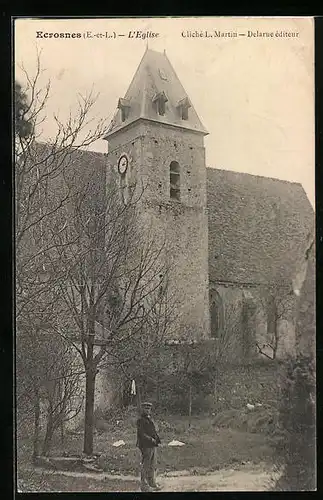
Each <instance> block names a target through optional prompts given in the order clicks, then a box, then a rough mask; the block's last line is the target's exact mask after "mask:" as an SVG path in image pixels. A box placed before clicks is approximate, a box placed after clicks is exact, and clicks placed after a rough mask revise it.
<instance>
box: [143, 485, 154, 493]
mask: <svg viewBox="0 0 323 500" xmlns="http://www.w3.org/2000/svg"><path fill="white" fill-rule="evenodd" d="M140 489H141V491H142V492H144V491H155V489H154V488H152V487H151V486H148V485H144V486H141V488H140Z"/></svg>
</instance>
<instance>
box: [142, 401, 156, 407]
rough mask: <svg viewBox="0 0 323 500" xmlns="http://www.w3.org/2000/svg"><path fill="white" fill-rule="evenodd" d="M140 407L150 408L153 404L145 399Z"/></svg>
mask: <svg viewBox="0 0 323 500" xmlns="http://www.w3.org/2000/svg"><path fill="white" fill-rule="evenodd" d="M141 406H142V408H151V407H152V406H153V404H152V403H149V402H148V401H145V402H144V403H141Z"/></svg>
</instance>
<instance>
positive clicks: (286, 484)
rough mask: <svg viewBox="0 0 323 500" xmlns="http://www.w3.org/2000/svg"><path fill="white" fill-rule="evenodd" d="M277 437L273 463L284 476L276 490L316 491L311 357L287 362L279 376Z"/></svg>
mask: <svg viewBox="0 0 323 500" xmlns="http://www.w3.org/2000/svg"><path fill="white" fill-rule="evenodd" d="M279 428H280V437H279V439H276V440H275V461H276V464H277V468H281V467H283V469H284V473H283V475H282V476H281V478H280V479H279V481H278V482H277V484H276V485H275V489H278V490H290V491H308V490H313V489H314V488H315V481H316V480H315V466H314V457H315V367H314V363H313V359H312V358H311V357H310V356H306V355H301V354H300V355H299V356H298V357H297V359H290V360H288V362H286V365H285V367H284V370H283V372H282V373H281V393H280V408H279Z"/></svg>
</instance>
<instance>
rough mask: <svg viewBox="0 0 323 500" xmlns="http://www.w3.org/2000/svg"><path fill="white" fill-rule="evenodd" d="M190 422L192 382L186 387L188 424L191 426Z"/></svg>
mask: <svg viewBox="0 0 323 500" xmlns="http://www.w3.org/2000/svg"><path fill="white" fill-rule="evenodd" d="M191 423H192V384H191V383H190V385H189V388H188V426H189V427H191Z"/></svg>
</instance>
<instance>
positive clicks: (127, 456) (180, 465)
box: [19, 415, 272, 476]
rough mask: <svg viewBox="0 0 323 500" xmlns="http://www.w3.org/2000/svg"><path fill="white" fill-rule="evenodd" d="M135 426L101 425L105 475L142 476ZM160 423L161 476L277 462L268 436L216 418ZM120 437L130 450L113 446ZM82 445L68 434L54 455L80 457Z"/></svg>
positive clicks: (127, 421)
mask: <svg viewBox="0 0 323 500" xmlns="http://www.w3.org/2000/svg"><path fill="white" fill-rule="evenodd" d="M117 421H118V423H117ZM135 422H136V416H135V415H128V416H126V417H125V418H123V419H118V418H117V417H116V418H113V419H111V420H110V421H109V422H106V421H104V422H103V421H101V422H97V427H99V428H100V431H97V432H96V434H95V437H94V452H95V453H97V454H100V455H101V456H100V458H99V459H98V463H99V465H100V467H101V468H102V469H103V470H104V471H105V472H108V473H112V474H128V475H129V474H130V475H135V476H138V475H139V463H140V452H139V450H138V449H137V448H136V427H135ZM156 422H158V424H159V434H160V436H161V439H162V446H161V447H160V448H159V450H158V470H159V473H167V472H171V471H181V470H190V471H192V470H193V471H194V470H196V471H199V472H201V471H202V472H203V471H215V470H219V469H222V468H225V467H227V466H232V465H238V464H241V463H244V462H253V463H259V462H263V461H269V460H270V458H271V453H272V450H271V448H270V445H269V442H268V439H267V437H266V435H265V434H257V433H250V432H241V431H239V430H235V429H229V428H221V427H215V426H214V425H213V423H214V418H212V417H195V418H193V419H192V422H191V426H189V425H188V419H187V418H186V417H178V416H168V417H165V416H164V415H163V416H157V417H156ZM103 423H104V425H103ZM120 439H123V440H124V441H125V443H126V444H125V446H122V447H119V448H115V447H113V446H112V444H113V442H115V441H118V440H120ZM173 439H177V440H180V441H182V442H184V443H185V446H182V447H170V446H167V444H168V443H169V442H170V441H171V440H173ZM82 444H83V443H82V435H81V434H77V435H73V434H68V435H67V436H66V442H65V444H64V449H62V447H61V446H60V445H59V443H54V446H53V449H52V455H56V456H57V455H62V454H63V452H64V454H65V455H80V454H81V453H82ZM24 446H25V448H24ZM28 448H29V445H28V442H25V443H23V442H21V443H20V444H19V451H20V452H21V453H23V450H24V452H26V450H27V449H28Z"/></svg>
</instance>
